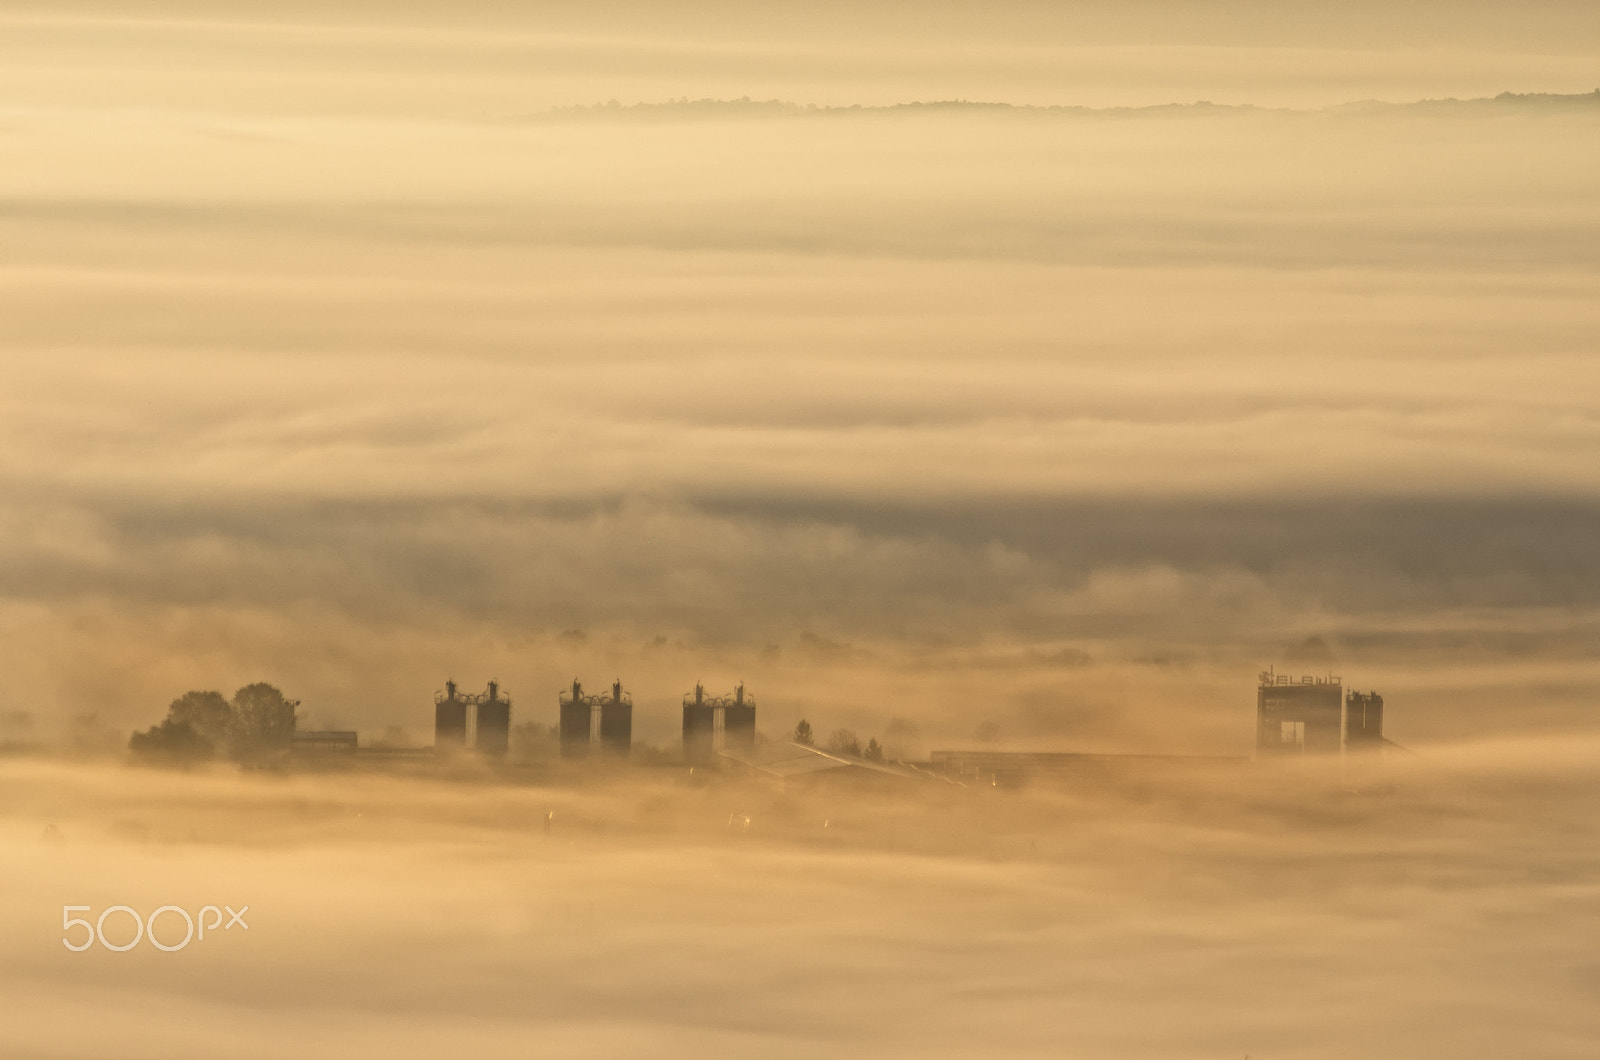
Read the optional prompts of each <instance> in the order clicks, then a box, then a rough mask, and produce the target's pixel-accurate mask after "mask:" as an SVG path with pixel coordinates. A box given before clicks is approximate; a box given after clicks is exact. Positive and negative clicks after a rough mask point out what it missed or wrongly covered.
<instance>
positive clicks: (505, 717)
mask: <svg viewBox="0 0 1600 1060" xmlns="http://www.w3.org/2000/svg"><path fill="white" fill-rule="evenodd" d="M510 742H511V699H510V697H509V696H506V695H504V694H502V693H501V691H500V685H499V684H498V683H496V682H494V681H490V682H489V690H488V691H487V692H481V693H478V694H477V695H472V694H470V693H463V692H461V691H460V690H459V689H458V688H457V687H456V683H455V682H454V681H446V682H445V683H444V691H443V692H435V693H434V696H433V746H434V748H435V749H436V750H439V751H451V750H464V749H466V748H467V747H469V746H470V747H471V748H472V749H473V750H476V751H480V752H482V753H483V754H486V755H494V756H496V757H498V756H500V755H504V754H505V753H506V749H507V748H508V746H509V745H510Z"/></svg>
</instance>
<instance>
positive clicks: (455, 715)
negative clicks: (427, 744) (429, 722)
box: [433, 681, 467, 751]
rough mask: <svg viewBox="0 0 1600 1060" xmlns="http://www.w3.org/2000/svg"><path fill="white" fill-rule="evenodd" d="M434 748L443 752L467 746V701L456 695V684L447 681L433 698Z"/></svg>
mask: <svg viewBox="0 0 1600 1060" xmlns="http://www.w3.org/2000/svg"><path fill="white" fill-rule="evenodd" d="M433 746H434V747H436V748H437V749H439V750H441V751H446V750H451V749H455V748H463V747H466V746H467V701H466V699H464V698H462V697H461V696H459V695H457V694H456V683H455V682H454V681H446V682H445V683H444V691H443V692H442V693H438V692H436V693H434V697H433Z"/></svg>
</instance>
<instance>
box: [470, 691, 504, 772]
mask: <svg viewBox="0 0 1600 1060" xmlns="http://www.w3.org/2000/svg"><path fill="white" fill-rule="evenodd" d="M510 742H511V700H510V698H508V697H506V696H503V695H501V694H500V685H499V684H498V683H496V682H494V681H490V682H489V694H488V695H487V696H484V697H483V698H481V699H479V700H478V733H477V744H476V746H477V748H478V750H479V751H481V752H482V753H484V754H486V755H503V754H505V753H506V747H507V746H508V745H509V744H510Z"/></svg>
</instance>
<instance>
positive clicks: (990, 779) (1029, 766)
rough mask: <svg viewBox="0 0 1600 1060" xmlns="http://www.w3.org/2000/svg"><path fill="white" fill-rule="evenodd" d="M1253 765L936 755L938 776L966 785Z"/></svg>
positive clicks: (1192, 758) (1233, 760) (1229, 760)
mask: <svg viewBox="0 0 1600 1060" xmlns="http://www.w3.org/2000/svg"><path fill="white" fill-rule="evenodd" d="M1249 764H1250V759H1249V758H1247V757H1244V756H1242V755H1241V756H1232V755H1141V754H1088V753H1080V752H1070V751H1069V752H1054V751H935V752H933V761H932V768H933V770H934V771H935V772H937V773H941V774H943V775H944V776H947V777H950V778H952V779H954V780H959V781H961V782H962V783H968V784H971V783H976V784H997V785H998V784H1016V783H1021V782H1023V781H1027V780H1036V779H1038V780H1078V779H1088V778H1092V777H1113V776H1127V775H1129V774H1133V773H1139V772H1148V771H1152V770H1169V769H1173V768H1200V769H1233V768H1239V767H1242V766H1247V765H1249Z"/></svg>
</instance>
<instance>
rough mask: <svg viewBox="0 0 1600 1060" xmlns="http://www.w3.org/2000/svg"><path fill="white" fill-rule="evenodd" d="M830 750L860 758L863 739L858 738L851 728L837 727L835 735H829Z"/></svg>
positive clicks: (834, 752) (834, 731) (837, 753)
mask: <svg viewBox="0 0 1600 1060" xmlns="http://www.w3.org/2000/svg"><path fill="white" fill-rule="evenodd" d="M828 750H829V751H830V752H832V753H833V754H836V755H850V756H851V757H853V758H860V757H861V741H860V740H858V739H856V734H855V733H853V732H851V731H850V730H849V729H835V730H833V735H832V736H829V737H828Z"/></svg>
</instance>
